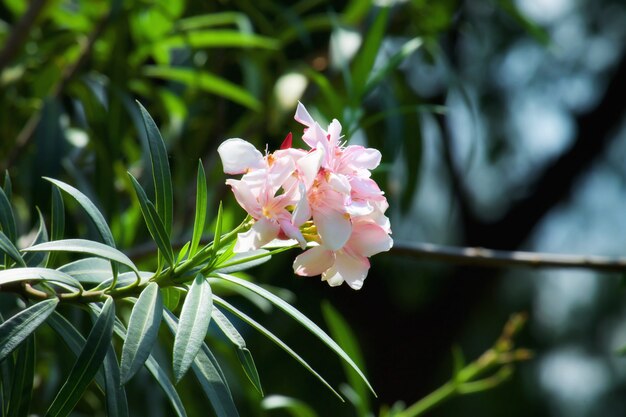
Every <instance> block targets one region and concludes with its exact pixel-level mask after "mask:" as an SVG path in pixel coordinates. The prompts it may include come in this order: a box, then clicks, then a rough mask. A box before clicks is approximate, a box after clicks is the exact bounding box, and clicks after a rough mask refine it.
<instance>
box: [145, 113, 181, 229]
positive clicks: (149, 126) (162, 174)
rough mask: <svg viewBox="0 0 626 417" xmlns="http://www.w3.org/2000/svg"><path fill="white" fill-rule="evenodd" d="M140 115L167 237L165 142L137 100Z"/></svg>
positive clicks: (169, 208)
mask: <svg viewBox="0 0 626 417" xmlns="http://www.w3.org/2000/svg"><path fill="white" fill-rule="evenodd" d="M137 105H138V106H139V110H140V111H141V117H142V118H143V123H144V126H145V128H146V137H147V138H148V146H149V148H150V160H151V161H152V178H153V180H154V190H155V196H156V211H157V213H158V216H159V217H160V218H161V221H162V222H163V226H164V227H165V233H166V234H167V236H168V237H169V235H170V232H171V230H172V217H173V202H172V200H173V197H172V177H171V174H170V164H169V161H168V157H167V150H166V149H165V142H164V141H163V138H162V137H161V132H159V128H158V127H157V125H156V124H155V123H154V120H153V119H152V117H151V116H150V113H148V111H147V110H146V109H145V108H144V107H143V106H142V105H141V103H140V102H138V101H137Z"/></svg>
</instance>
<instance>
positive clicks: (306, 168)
mask: <svg viewBox="0 0 626 417" xmlns="http://www.w3.org/2000/svg"><path fill="white" fill-rule="evenodd" d="M323 158H324V149H323V148H317V149H315V150H314V151H312V152H309V154H308V155H306V156H303V157H302V158H300V159H298V162H297V163H296V164H297V166H298V172H300V176H301V178H302V181H304V186H305V188H306V189H307V190H308V189H309V188H311V185H313V180H315V177H317V173H318V172H319V170H320V166H321V165H322V159H323Z"/></svg>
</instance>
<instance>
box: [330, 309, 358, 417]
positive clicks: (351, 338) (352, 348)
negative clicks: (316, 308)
mask: <svg viewBox="0 0 626 417" xmlns="http://www.w3.org/2000/svg"><path fill="white" fill-rule="evenodd" d="M322 313H323V314H324V320H325V321H326V324H327V325H328V328H329V329H330V334H331V335H332V337H333V339H335V340H336V341H337V344H338V345H339V346H341V348H342V349H343V350H344V351H345V352H346V353H347V354H348V356H350V357H351V358H352V360H353V361H354V363H355V364H356V365H357V366H359V367H363V366H364V364H365V361H364V360H363V354H362V353H361V349H359V344H358V341H357V338H356V336H355V335H354V333H353V332H352V330H351V329H350V325H349V324H348V323H347V322H346V321H345V319H344V318H343V317H342V316H341V314H339V312H338V311H337V310H335V308H333V306H332V305H330V303H328V302H323V303H322ZM343 365H344V372H345V374H346V376H347V377H348V382H349V384H350V386H351V387H352V388H353V389H354V391H355V393H356V395H357V396H358V401H357V403H356V404H355V405H356V408H357V410H358V415H359V416H361V417H364V416H367V415H369V410H370V405H369V392H368V389H367V386H366V385H365V384H364V383H363V381H362V379H361V378H360V377H359V375H358V374H357V373H356V372H355V371H354V370H353V369H352V368H351V367H349V366H347V365H346V364H345V363H343Z"/></svg>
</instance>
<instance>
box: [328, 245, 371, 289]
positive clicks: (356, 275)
mask: <svg viewBox="0 0 626 417" xmlns="http://www.w3.org/2000/svg"><path fill="white" fill-rule="evenodd" d="M369 269H370V263H369V261H368V260H367V258H363V257H355V256H351V255H348V254H347V253H345V252H337V253H335V263H334V264H333V266H332V267H331V268H329V269H328V270H327V271H326V272H324V274H323V275H322V280H324V281H326V282H328V285H330V286H331V287H336V286H338V285H341V283H342V282H344V281H345V282H346V283H348V285H349V286H350V287H351V288H352V289H354V290H359V289H361V287H362V286H363V281H365V277H367V272H368V271H369Z"/></svg>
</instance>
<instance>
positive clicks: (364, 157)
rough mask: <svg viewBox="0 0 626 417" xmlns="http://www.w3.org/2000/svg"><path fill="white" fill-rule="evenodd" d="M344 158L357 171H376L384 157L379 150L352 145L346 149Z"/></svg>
mask: <svg viewBox="0 0 626 417" xmlns="http://www.w3.org/2000/svg"><path fill="white" fill-rule="evenodd" d="M343 158H344V159H345V162H346V163H348V164H349V165H351V166H353V167H354V168H356V169H374V168H376V167H377V166H378V165H379V164H380V159H381V158H382V155H381V154H380V151H379V150H378V149H374V148H364V147H363V146H359V145H350V146H348V147H346V149H344V152H343Z"/></svg>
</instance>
